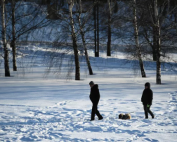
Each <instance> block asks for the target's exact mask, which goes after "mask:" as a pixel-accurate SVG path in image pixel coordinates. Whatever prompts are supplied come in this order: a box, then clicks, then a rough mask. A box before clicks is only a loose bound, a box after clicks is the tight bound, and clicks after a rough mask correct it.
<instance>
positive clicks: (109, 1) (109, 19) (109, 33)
mask: <svg viewBox="0 0 177 142" xmlns="http://www.w3.org/2000/svg"><path fill="white" fill-rule="evenodd" d="M108 6H109V12H108V42H107V56H111V14H112V10H111V0H108Z"/></svg>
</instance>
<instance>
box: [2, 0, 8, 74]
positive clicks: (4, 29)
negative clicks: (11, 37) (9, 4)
mask: <svg viewBox="0 0 177 142" xmlns="http://www.w3.org/2000/svg"><path fill="white" fill-rule="evenodd" d="M1 17H2V41H3V46H4V69H5V76H10V70H9V53H8V49H7V42H6V25H5V0H1Z"/></svg>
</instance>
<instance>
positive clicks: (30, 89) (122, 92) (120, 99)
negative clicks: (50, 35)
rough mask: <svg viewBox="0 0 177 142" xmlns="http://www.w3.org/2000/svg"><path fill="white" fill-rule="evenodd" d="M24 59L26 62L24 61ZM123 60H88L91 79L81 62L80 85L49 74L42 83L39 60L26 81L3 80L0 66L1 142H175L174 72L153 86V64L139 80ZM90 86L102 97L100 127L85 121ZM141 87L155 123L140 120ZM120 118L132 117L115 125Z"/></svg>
mask: <svg viewBox="0 0 177 142" xmlns="http://www.w3.org/2000/svg"><path fill="white" fill-rule="evenodd" d="M44 52H45V51H44ZM105 54H106V53H105ZM90 55H92V53H91V52H90ZM23 58H24V62H25V61H27V60H25V58H28V56H25V57H23ZM125 58H126V56H124V54H123V53H117V54H116V55H114V56H113V57H111V58H107V57H105V56H104V55H102V54H101V58H93V57H91V58H90V60H91V64H92V66H93V71H94V74H95V75H93V76H89V75H86V74H87V73H86V72H85V70H86V65H85V62H84V60H82V63H81V78H82V80H81V81H74V80H66V79H64V78H62V77H60V78H59V79H58V78H56V76H54V75H53V74H49V75H48V77H47V78H44V69H45V65H44V64H43V62H40V61H42V60H43V59H42V57H40V56H38V57H37V59H36V63H35V66H34V68H33V70H27V71H25V76H21V75H20V74H21V73H22V74H24V72H23V69H19V71H18V72H12V71H11V74H12V76H13V77H9V78H5V77H3V75H4V73H3V64H1V66H0V67H1V68H0V141H9V142H16V141H17V142H18V141H19V142H21V141H44V142H45V141H46V142H48V141H51V142H55V141H57V142H58V141H86V142H87V141H88V142H89V141H101V142H103V141H126V142H131V141H133V142H134V141H135V142H136V141H138V142H146V141H153V142H158V141H159V142H167V141H168V142H176V139H177V117H176V116H177V76H176V74H175V72H176V71H177V67H176V68H173V70H171V69H170V68H168V67H167V68H163V69H162V85H156V83H155V75H156V72H155V63H154V62H145V65H146V66H145V69H146V74H147V78H141V77H139V76H137V75H136V76H135V74H134V71H133V69H132V67H133V65H132V62H130V63H129V62H127V60H126V59H125ZM61 76H62V74H61ZM72 77H74V75H73V74H72ZM91 80H92V81H94V82H95V83H97V84H98V85H99V89H100V93H101V99H100V102H99V107H98V109H99V111H100V113H101V114H102V115H103V117H104V119H103V120H101V121H99V120H96V121H92V122H90V121H89V119H90V113H91V107H92V104H91V102H90V100H89V93H90V87H89V85H88V83H89V82H90V81H91ZM145 82H150V83H151V88H152V90H153V92H154V99H153V105H152V107H151V110H152V111H153V112H154V114H155V119H151V117H150V116H149V119H148V120H146V119H144V111H143V106H142V103H141V101H140V100H141V95H142V91H143V89H144V83H145ZM120 113H131V116H132V119H131V120H119V119H118V115H119V114H120ZM96 119H97V117H96Z"/></svg>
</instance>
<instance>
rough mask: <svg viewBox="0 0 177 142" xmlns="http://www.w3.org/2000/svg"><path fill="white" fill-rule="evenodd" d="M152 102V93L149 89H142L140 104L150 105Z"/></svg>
mask: <svg viewBox="0 0 177 142" xmlns="http://www.w3.org/2000/svg"><path fill="white" fill-rule="evenodd" d="M152 100H153V92H152V90H151V89H150V88H147V89H144V91H143V95H142V97H141V102H143V105H147V104H148V105H152Z"/></svg>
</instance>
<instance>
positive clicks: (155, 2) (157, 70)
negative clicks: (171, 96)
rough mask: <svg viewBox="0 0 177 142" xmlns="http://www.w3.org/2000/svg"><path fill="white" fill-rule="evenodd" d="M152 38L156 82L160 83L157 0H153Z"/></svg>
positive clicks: (159, 40)
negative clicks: (153, 42) (153, 41)
mask: <svg viewBox="0 0 177 142" xmlns="http://www.w3.org/2000/svg"><path fill="white" fill-rule="evenodd" d="M154 29H155V31H154V34H155V35H154V38H155V49H156V59H157V61H156V83H157V84H161V62H160V52H161V37H160V25H159V13H158V5H157V0H154Z"/></svg>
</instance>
